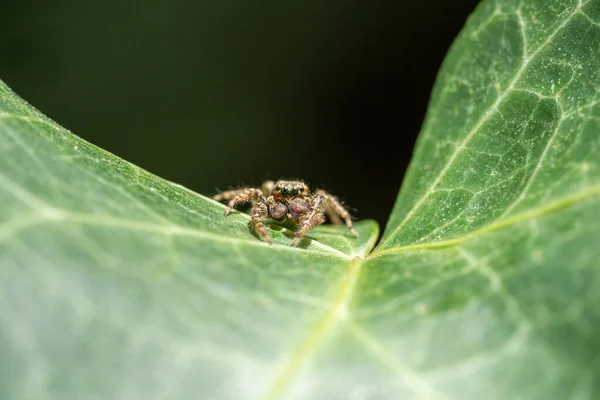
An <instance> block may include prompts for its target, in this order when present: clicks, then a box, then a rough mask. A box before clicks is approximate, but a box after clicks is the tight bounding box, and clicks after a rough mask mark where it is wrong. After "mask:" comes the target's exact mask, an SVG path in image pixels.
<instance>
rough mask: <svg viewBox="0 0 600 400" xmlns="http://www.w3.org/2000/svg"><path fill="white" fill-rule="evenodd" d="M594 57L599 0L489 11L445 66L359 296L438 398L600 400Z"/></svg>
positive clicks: (478, 16) (379, 330) (394, 358)
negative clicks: (596, 399)
mask: <svg viewBox="0 0 600 400" xmlns="http://www.w3.org/2000/svg"><path fill="white" fill-rule="evenodd" d="M599 55H600V2H599V1H597V0H592V1H564V0H560V1H541V0H540V1H526V2H523V1H496V2H493V1H487V2H483V3H482V4H481V5H480V7H479V8H478V9H477V11H476V12H475V13H474V14H473V16H472V17H471V18H470V19H469V22H468V24H467V26H466V27H465V29H464V30H463V32H462V33H461V34H460V37H459V38H458V39H457V40H456V42H455V43H454V45H453V47H452V50H451V51H450V53H449V55H448V57H447V59H446V60H445V62H444V65H443V68H442V70H441V71H440V74H439V76H438V80H437V82H436V86H435V89H434V92H433V95H432V100H431V104H430V107H429V110H428V114H427V117H426V121H425V123H424V125H423V129H422V132H421V135H420V137H419V140H418V144H417V147H416V150H415V154H414V157H413V160H412V161H411V165H410V168H409V171H408V173H407V176H406V179H405V181H404V184H403V187H402V190H401V193H400V195H399V197H398V200H397V202H396V204H395V207H394V210H393V212H392V215H391V217H390V220H389V224H388V226H387V227H386V231H385V233H384V236H383V239H382V241H381V243H380V244H379V245H378V247H377V249H376V250H375V252H374V253H373V254H372V255H371V257H370V261H369V264H370V265H372V268H366V270H367V271H369V273H368V274H367V276H366V277H365V276H363V280H362V284H363V285H362V286H359V288H358V289H357V291H359V292H360V293H361V298H360V302H361V306H362V307H363V310H364V311H363V312H364V313H365V317H364V318H362V319H360V324H361V325H362V326H365V327H367V328H365V336H364V337H365V339H366V340H371V341H372V342H373V350H374V352H376V353H377V354H379V356H380V358H381V360H382V361H385V360H388V361H389V363H390V365H398V366H399V367H400V366H401V365H402V366H406V367H404V368H405V369H410V370H412V371H413V373H414V374H415V375H416V376H418V378H419V380H417V381H415V383H418V384H419V385H421V384H424V385H425V386H423V387H427V388H430V389H435V390H436V392H437V394H438V395H439V396H440V397H443V396H446V397H449V398H459V399H464V398H486V399H489V398H498V399H509V398H510V399H515V398H523V399H533V398H556V399H567V398H573V399H574V398H577V399H585V398H590V399H591V398H597V397H598V393H599V392H600V386H598V382H600V335H599V334H598V332H599V328H600V312H599V311H598V305H599V304H600V246H598V244H600V103H599V100H600V80H599V79H600V72H599V71H600V57H599ZM391 332H394V334H391ZM398 371H399V372H400V370H398ZM416 390H419V387H415V391H416ZM417 397H422V396H419V395H417Z"/></svg>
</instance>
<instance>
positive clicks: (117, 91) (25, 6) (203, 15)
mask: <svg viewBox="0 0 600 400" xmlns="http://www.w3.org/2000/svg"><path fill="white" fill-rule="evenodd" d="M476 3H477V1H475V0H453V1H449V0H430V1H412V2H408V1H395V2H387V1H348V0H347V1H337V2H336V1H322V0H319V1H310V0H309V1H301V2H299V1H294V2H292V1H285V2H282V1H270V2H266V1H262V2H261V1H255V2H251V1H247V0H231V1H215V0H211V1H185V0H171V1H158V0H145V1H99V2H89V1H81V0H56V1H47V2H46V1H38V2H27V1H20V2H16V1H15V2H14V3H9V4H6V3H3V7H2V8H3V14H4V16H3V18H2V21H3V22H2V28H0V29H1V32H2V40H0V79H2V80H4V81H5V83H7V84H8V86H10V87H11V88H12V89H13V90H15V91H16V92H17V93H18V94H19V95H20V96H22V97H23V98H25V99H26V100H27V101H29V102H30V103H31V104H33V105H34V106H36V107H37V108H39V109H40V110H41V111H42V112H43V113H45V114H46V115H48V116H49V117H51V118H52V119H54V120H55V121H57V122H59V123H60V124H61V125H63V126H65V127H66V128H68V129H70V130H71V131H73V132H74V133H76V134H77V135H79V136H81V137H83V138H84V139H86V140H88V141H90V142H92V143H94V144H96V145H98V146H100V147H102V148H104V149H106V150H109V151H111V152H112V153H115V154H117V155H118V156H120V157H122V158H124V159H126V160H128V161H131V162H133V163H135V164H137V165H139V166H141V167H143V168H145V169H147V170H149V171H150V172H153V173H155V174H157V175H159V176H162V177H164V178H167V179H169V180H172V181H175V182H178V183H181V184H183V185H185V186H187V187H189V188H191V189H193V190H195V191H198V192H200V193H202V194H206V195H211V194H213V193H214V192H215V190H216V189H217V188H219V189H226V188H227V187H228V186H237V185H240V184H250V185H258V184H260V183H261V182H262V180H264V179H265V178H273V179H277V178H279V177H292V178H295V177H300V178H303V179H304V180H305V181H307V182H309V183H310V184H312V185H313V186H318V187H322V188H325V189H328V190H330V191H331V192H333V193H334V194H337V195H338V196H339V197H341V198H342V199H343V200H345V201H346V203H347V204H348V205H349V206H350V207H351V208H353V209H355V210H354V211H353V214H354V215H355V216H357V217H358V218H360V219H363V218H375V219H376V220H378V222H379V223H380V224H381V225H382V227H383V225H384V224H385V221H386V219H387V216H388V215H389V213H390V210H391V208H392V205H393V203H394V200H395V198H396V195H397V193H398V189H399V188H400V183H401V181H402V177H403V175H404V171H405V169H406V166H407V164H408V162H409V161H410V156H411V152H412V148H413V145H414V141H415V139H416V136H417V134H418V132H419V128H420V125H421V123H422V120H423V117H424V114H425V110H426V106H427V101H428V98H429V93H430V91H431V87H432V85H433V82H434V79H435V75H436V72H437V70H438V68H439V66H440V64H441V62H442V60H443V57H444V55H445V53H446V51H447V50H448V47H449V46H450V44H451V43H452V41H453V39H454V37H455V36H456V35H457V33H458V32H459V30H460V28H461V27H462V25H463V23H464V21H465V19H466V18H467V16H468V15H469V13H471V12H472V10H473V9H474V7H475V5H476Z"/></svg>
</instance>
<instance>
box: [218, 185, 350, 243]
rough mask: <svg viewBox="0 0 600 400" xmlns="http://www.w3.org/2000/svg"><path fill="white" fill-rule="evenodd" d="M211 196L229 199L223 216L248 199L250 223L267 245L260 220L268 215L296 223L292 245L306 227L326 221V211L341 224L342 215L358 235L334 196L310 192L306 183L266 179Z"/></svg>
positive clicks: (275, 218) (330, 217)
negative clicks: (250, 186)
mask: <svg viewBox="0 0 600 400" xmlns="http://www.w3.org/2000/svg"><path fill="white" fill-rule="evenodd" d="M213 198H214V199H215V200H217V201H223V200H229V204H228V205H227V209H226V210H225V215H228V214H229V213H230V212H231V209H232V208H233V207H235V206H236V205H237V204H242V203H245V202H247V201H251V202H252V210H251V212H250V215H251V217H252V225H253V226H254V229H256V231H257V232H258V233H260V235H261V236H262V237H263V238H264V239H265V241H266V242H267V243H269V244H272V243H273V241H272V240H271V238H270V237H269V235H268V234H267V231H266V230H265V225H264V222H263V220H264V219H265V218H267V217H271V218H273V219H274V220H277V221H280V222H282V221H284V220H285V219H286V218H288V219H290V220H292V221H293V222H294V223H295V224H296V225H298V227H299V229H298V231H297V232H296V237H295V238H294V240H292V243H291V246H295V245H296V244H297V243H298V242H299V241H300V239H301V238H302V236H303V235H304V234H305V233H306V231H307V230H308V229H310V228H312V227H313V226H316V225H320V224H322V223H323V222H324V221H325V215H324V214H327V216H328V217H329V220H330V221H331V222H332V223H334V224H341V223H342V220H341V218H343V219H344V221H345V222H346V226H347V227H348V229H349V230H350V232H351V233H352V234H353V235H354V236H358V235H357V233H356V231H355V230H354V228H352V219H351V218H350V214H348V211H346V209H345V208H344V207H343V206H342V205H341V204H340V202H339V201H338V199H337V198H336V197H335V196H332V195H331V194H329V193H327V192H325V191H323V190H317V192H316V193H315V194H311V193H310V190H309V189H308V186H307V185H306V184H305V183H304V182H302V181H277V182H273V181H266V182H265V183H263V184H262V186H261V188H260V189H258V188H242V189H236V190H229V191H227V192H223V193H219V194H217V195H215V196H214V197H213ZM340 217H341V218H340Z"/></svg>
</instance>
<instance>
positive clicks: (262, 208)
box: [250, 193, 273, 244]
mask: <svg viewBox="0 0 600 400" xmlns="http://www.w3.org/2000/svg"><path fill="white" fill-rule="evenodd" d="M267 215H268V206H267V199H265V196H263V195H262V193H260V194H259V195H258V196H257V198H256V201H255V202H254V205H253V206H252V211H251V212H250V216H251V218H252V225H253V226H254V229H256V231H257V232H258V233H260V235H261V236H262V237H263V239H265V242H267V243H269V244H273V240H272V239H271V237H270V236H269V235H268V234H267V231H266V230H265V223H264V222H263V220H264V218H265V217H266V216H267Z"/></svg>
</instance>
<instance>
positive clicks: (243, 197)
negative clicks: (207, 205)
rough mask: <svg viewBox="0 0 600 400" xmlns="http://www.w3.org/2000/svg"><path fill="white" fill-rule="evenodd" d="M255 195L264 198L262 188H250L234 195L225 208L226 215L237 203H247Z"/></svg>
mask: <svg viewBox="0 0 600 400" xmlns="http://www.w3.org/2000/svg"><path fill="white" fill-rule="evenodd" d="M254 196H256V197H262V198H264V196H263V194H262V192H261V191H260V189H254V188H250V189H244V190H242V191H241V192H239V193H238V194H237V195H235V196H233V198H231V200H230V201H229V204H228V205H227V209H226V210H225V213H224V215H228V214H229V213H230V212H231V209H232V208H233V207H235V206H236V205H237V204H241V203H245V202H247V201H248V200H250V199H251V198H252V197H254Z"/></svg>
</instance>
